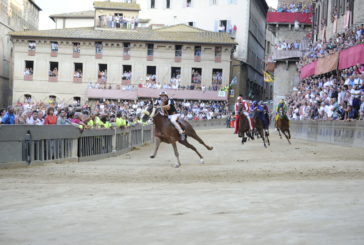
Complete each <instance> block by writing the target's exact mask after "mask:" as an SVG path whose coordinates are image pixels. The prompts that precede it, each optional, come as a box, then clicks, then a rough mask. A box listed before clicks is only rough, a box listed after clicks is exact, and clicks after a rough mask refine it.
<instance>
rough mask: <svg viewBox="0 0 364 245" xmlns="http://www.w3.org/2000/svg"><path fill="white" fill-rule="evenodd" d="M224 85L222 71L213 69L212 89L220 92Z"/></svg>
mask: <svg viewBox="0 0 364 245" xmlns="http://www.w3.org/2000/svg"><path fill="white" fill-rule="evenodd" d="M221 85H222V69H212V88H213V90H218V89H219V88H220V87H221Z"/></svg>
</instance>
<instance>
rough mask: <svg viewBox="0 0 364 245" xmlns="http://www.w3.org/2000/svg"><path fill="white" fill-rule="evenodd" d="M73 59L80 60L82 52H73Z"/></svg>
mask: <svg viewBox="0 0 364 245" xmlns="http://www.w3.org/2000/svg"><path fill="white" fill-rule="evenodd" d="M72 57H73V58H80V52H73V55H72Z"/></svg>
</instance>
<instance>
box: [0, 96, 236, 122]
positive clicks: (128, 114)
mask: <svg viewBox="0 0 364 245" xmlns="http://www.w3.org/2000/svg"><path fill="white" fill-rule="evenodd" d="M49 103H50V104H46V103H34V102H32V101H31V100H27V101H25V102H24V103H20V102H19V103H17V104H16V105H14V106H13V107H9V108H8V109H7V110H5V109H2V110H0V122H1V123H2V124H27V125H51V124H57V125H74V126H78V127H81V128H83V129H87V128H113V127H128V126H135V125H140V124H147V123H145V122H142V120H141V117H142V115H143V110H144V108H145V107H146V104H147V103H149V101H147V100H139V101H136V102H134V101H121V102H115V101H108V100H106V101H94V102H90V103H85V104H84V105H80V104H79V102H78V101H74V102H73V104H70V105H66V104H62V103H57V102H55V101H53V100H51V101H49ZM176 108H177V110H178V111H179V112H180V113H181V115H182V117H183V118H185V119H186V120H209V119H215V118H216V119H221V118H226V117H227V116H228V115H229V112H228V106H227V103H226V102H212V101H210V102H198V101H176ZM149 123H150V122H149Z"/></svg>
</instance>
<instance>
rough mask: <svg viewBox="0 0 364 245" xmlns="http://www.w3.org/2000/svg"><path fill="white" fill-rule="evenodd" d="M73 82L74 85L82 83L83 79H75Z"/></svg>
mask: <svg viewBox="0 0 364 245" xmlns="http://www.w3.org/2000/svg"><path fill="white" fill-rule="evenodd" d="M73 82H74V83H82V77H74V78H73Z"/></svg>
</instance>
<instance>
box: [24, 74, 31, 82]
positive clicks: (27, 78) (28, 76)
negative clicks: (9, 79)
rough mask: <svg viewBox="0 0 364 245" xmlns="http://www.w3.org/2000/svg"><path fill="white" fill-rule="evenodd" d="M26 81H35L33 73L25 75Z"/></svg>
mask: <svg viewBox="0 0 364 245" xmlns="http://www.w3.org/2000/svg"><path fill="white" fill-rule="evenodd" d="M24 81H33V75H24Z"/></svg>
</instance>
